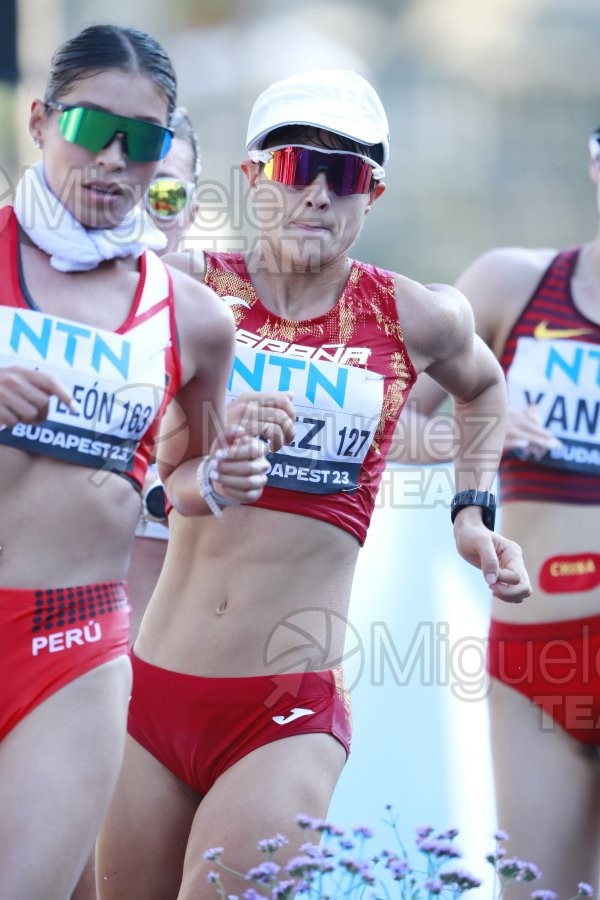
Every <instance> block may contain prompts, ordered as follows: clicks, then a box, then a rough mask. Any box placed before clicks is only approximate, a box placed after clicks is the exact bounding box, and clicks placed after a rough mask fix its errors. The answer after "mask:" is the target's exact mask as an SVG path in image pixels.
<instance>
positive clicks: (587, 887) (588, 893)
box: [577, 881, 594, 897]
mask: <svg viewBox="0 0 600 900" xmlns="http://www.w3.org/2000/svg"><path fill="white" fill-rule="evenodd" d="M577 891H578V896H579V897H593V896H594V888H593V887H592V886H591V884H588V883H587V881H580V882H579V884H578V885H577Z"/></svg>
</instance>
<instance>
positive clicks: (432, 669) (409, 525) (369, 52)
mask: <svg viewBox="0 0 600 900" xmlns="http://www.w3.org/2000/svg"><path fill="white" fill-rule="evenodd" d="M101 21H114V22H118V23H120V24H127V25H134V26H137V27H141V28H144V29H145V30H147V31H149V32H151V33H152V34H153V35H154V36H155V37H156V38H158V39H159V40H160V41H161V42H162V43H163V44H164V46H165V47H166V48H167V50H168V51H169V52H170V53H171V55H172V58H173V60H174V63H175V66H176V69H177V72H178V76H179V82H180V93H179V100H180V103H182V104H183V105H185V106H186V107H187V109H188V111H189V113H190V115H191V117H192V119H193V121H194V122H195V124H196V127H197V129H198V132H199V134H200V138H201V142H202V149H203V173H204V178H203V183H202V188H201V191H202V193H201V198H200V199H201V203H202V208H201V212H200V217H199V221H198V222H197V226H196V229H195V231H194V233H193V234H192V235H191V237H190V241H192V242H196V245H197V246H200V247H205V248H213V249H242V248H243V247H244V246H246V245H247V242H248V240H249V235H250V233H251V223H250V222H249V218H250V217H249V215H248V207H247V198H246V196H245V192H244V186H243V180H242V177H241V174H240V171H239V168H238V167H237V164H238V162H239V161H240V160H241V159H242V158H243V155H244V139H245V130H246V122H247V118H248V114H249V111H250V108H251V105H252V102H253V100H254V98H255V96H256V95H257V94H258V93H259V92H260V91H261V90H262V89H263V88H264V87H266V85H267V84H268V83H270V82H271V81H273V80H275V79H277V78H280V77H284V76H286V75H288V74H291V73H293V72H295V71H299V70H302V69H309V68H332V67H349V68H355V69H357V70H358V71H359V72H361V73H362V74H363V75H365V76H366V77H367V78H369V79H370V80H371V81H372V82H373V84H374V85H375V86H376V88H377V89H378V91H379V93H380V95H381V97H382V100H383V102H384V105H385V107H386V109H387V112H388V116H389V120H390V130H391V160H390V164H389V167H388V171H387V177H386V182H387V185H388V191H387V193H386V194H385V196H384V197H383V198H382V200H380V201H379V202H378V203H377V205H376V207H375V208H374V210H373V212H372V213H371V215H370V216H369V218H368V223H367V227H366V228H365V230H364V232H363V234H362V235H361V237H360V240H359V242H358V245H357V247H356V253H355V255H356V256H358V257H359V258H363V259H368V260H369V261H371V262H373V263H375V264H377V265H380V266H384V267H386V268H390V269H394V270H396V271H399V272H402V273H404V274H406V275H408V276H410V277H412V278H416V279H417V280H420V281H424V282H437V281H448V282H452V281H454V280H455V278H456V277H457V276H458V274H459V273H460V272H461V271H462V269H463V268H464V267H465V266H466V265H467V264H468V263H469V262H470V261H471V260H472V259H473V258H474V257H475V256H476V255H477V254H479V253H480V252H482V251H483V250H485V249H487V248H489V247H491V246H494V245H500V244H519V245H525V246H556V247H558V246H565V247H566V246H570V245H573V244H577V243H580V242H582V241H585V240H587V239H588V238H590V237H591V236H592V234H593V232H594V231H595V229H596V227H597V224H596V223H597V216H596V201H595V197H594V191H593V187H592V185H591V182H590V181H589V178H588V175H587V159H588V156H587V137H588V135H589V133H590V132H591V131H592V130H593V129H594V128H595V127H596V126H597V125H598V124H599V123H600V98H599V86H600V54H599V53H598V46H599V44H598V38H599V36H600V4H598V0H569V3H565V2H564V0H484V2H482V0H338V2H336V0H302V2H301V3H296V4H294V3H290V2H287V3H286V2H281V0H177V2H171V3H164V2H160V0H128V3H127V4H124V3H123V2H122V0H121V2H117V0H2V9H1V11H0V198H1V200H2V202H9V201H10V199H11V194H12V189H13V185H14V182H15V179H16V177H17V176H18V173H19V171H20V170H21V168H22V166H24V165H26V164H28V163H31V162H33V161H34V160H35V158H36V154H35V150H34V148H33V146H32V144H31V142H30V140H29V137H28V133H27V115H28V109H29V104H30V102H31V100H32V98H33V97H35V96H37V95H39V94H40V93H41V92H42V91H43V87H44V78H45V74H46V71H47V67H48V63H49V59H50V56H51V53H52V51H53V50H54V49H55V47H56V46H57V45H58V44H59V43H61V42H62V41H63V40H64V39H66V38H67V37H71V36H72V35H73V34H74V33H76V32H77V31H78V30H79V29H80V28H81V27H83V26H85V25H87V24H91V23H93V22H101ZM415 479H416V480H415ZM451 495H452V487H451V481H450V476H449V473H448V471H447V470H446V469H444V468H443V467H436V468H434V469H429V470H427V471H425V472H420V473H417V474H416V475H415V473H414V472H405V471H403V470H401V469H397V468H390V469H389V470H388V472H387V473H386V479H385V481H384V486H383V489H382V492H381V497H380V504H379V508H378V510H377V511H376V514H375V517H374V520H373V525H372V528H371V532H370V535H369V538H368V540H367V544H366V546H365V548H364V550H363V553H362V555H361V559H360V563H359V567H358V571H357V577H356V583H355V588H354V592H353V599H352V607H351V612H350V619H351V622H350V624H351V629H350V637H349V641H348V660H347V665H348V671H349V680H350V681H351V684H352V687H353V698H354V716H355V734H356V737H355V740H354V747H353V754H352V756H351V758H350V762H349V764H348V766H347V767H346V770H345V772H344V775H343V778H342V781H341V783H340V786H339V789H338V792H337V794H336V797H335V799H334V803H333V806H332V809H331V816H330V817H331V819H332V821H334V822H336V823H337V824H340V825H342V826H349V825H352V824H358V823H365V824H368V825H371V826H372V827H375V828H376V830H377V832H378V835H380V836H381V842H382V843H383V845H390V844H391V843H392V840H391V835H388V834H387V833H386V831H385V826H384V825H382V824H381V820H382V818H383V817H384V807H385V805H386V804H388V803H390V804H392V805H393V806H394V808H395V810H396V812H397V813H398V815H399V826H400V830H401V832H402V834H403V836H404V837H405V840H406V843H407V844H409V845H410V836H411V834H412V830H413V829H414V827H416V826H418V825H423V824H431V825H433V826H434V827H436V828H439V829H443V828H447V827H450V826H456V827H458V828H459V829H460V832H461V834H460V837H459V844H460V845H461V846H462V848H463V850H464V851H465V853H466V857H467V859H466V862H468V863H469V864H470V868H472V869H474V870H475V872H476V874H479V875H480V876H484V877H486V864H485V862H484V860H483V857H484V854H485V853H486V852H487V851H488V850H490V849H491V847H492V840H491V834H492V832H493V829H494V824H495V817H494V809H493V801H492V792H491V781H490V766H489V750H488V743H487V718H486V709H485V684H484V682H483V679H482V672H483V653H482V645H483V641H484V638H485V633H486V627H487V616H488V605H487V604H488V599H487V590H486V587H485V585H484V583H483V580H482V579H481V578H480V576H479V574H478V573H477V572H475V571H474V570H471V569H469V567H468V566H467V565H466V563H463V562H462V561H461V560H460V559H459V558H458V556H457V555H456V554H455V552H454V547H453V542H452V536H451V527H450V521H449V515H448V505H449V499H450V497H451ZM308 599H309V598H308ZM500 824H501V823H500ZM534 862H535V861H534ZM540 887H545V885H540ZM548 887H551V886H548ZM486 896H490V894H489V891H487V892H486Z"/></svg>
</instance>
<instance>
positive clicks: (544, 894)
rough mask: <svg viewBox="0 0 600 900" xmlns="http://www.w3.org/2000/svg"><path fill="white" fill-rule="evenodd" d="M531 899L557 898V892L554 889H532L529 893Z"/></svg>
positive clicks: (555, 899)
mask: <svg viewBox="0 0 600 900" xmlns="http://www.w3.org/2000/svg"><path fill="white" fill-rule="evenodd" d="M529 896H530V897H531V900H557V896H558V895H557V894H555V893H554V891H532V893H531V894H530V895H529Z"/></svg>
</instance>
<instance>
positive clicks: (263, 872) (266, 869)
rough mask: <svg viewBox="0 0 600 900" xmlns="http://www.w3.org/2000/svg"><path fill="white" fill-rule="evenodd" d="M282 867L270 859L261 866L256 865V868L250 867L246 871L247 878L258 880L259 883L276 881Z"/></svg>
mask: <svg viewBox="0 0 600 900" xmlns="http://www.w3.org/2000/svg"><path fill="white" fill-rule="evenodd" d="M280 869H281V866H278V865H277V863H276V862H273V861H272V860H270V859H268V860H266V861H265V862H262V863H261V864H260V865H259V866H254V868H252V869H249V870H248V871H247V872H246V878H247V879H248V881H258V883H259V884H271V882H273V881H275V876H276V875H277V874H278V872H279V870H280Z"/></svg>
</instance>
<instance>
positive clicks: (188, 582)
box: [98, 70, 529, 900]
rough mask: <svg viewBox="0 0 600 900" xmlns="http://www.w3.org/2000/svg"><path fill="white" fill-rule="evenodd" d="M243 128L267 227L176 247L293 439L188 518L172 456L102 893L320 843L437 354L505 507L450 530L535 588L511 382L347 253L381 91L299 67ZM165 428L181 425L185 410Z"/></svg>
mask: <svg viewBox="0 0 600 900" xmlns="http://www.w3.org/2000/svg"><path fill="white" fill-rule="evenodd" d="M247 146H248V150H249V153H250V159H249V160H247V161H246V162H244V163H243V166H242V168H243V170H244V172H245V173H246V176H247V178H248V182H249V185H250V190H251V192H252V194H253V195H254V200H255V203H256V204H257V207H258V208H257V211H256V215H257V220H259V221H261V222H262V223H263V224H262V226H261V234H260V237H259V239H258V241H257V243H256V245H255V246H254V247H253V248H252V249H251V250H250V251H249V252H248V253H247V254H241V253H208V252H207V253H206V254H204V256H199V255H198V254H195V255H193V256H192V257H190V256H189V255H186V254H183V255H181V257H180V259H179V265H181V266H182V267H184V268H185V267H188V268H191V271H192V272H194V273H196V275H197V277H201V278H202V279H203V280H204V281H205V283H206V284H208V285H210V286H211V287H212V288H213V289H214V290H216V292H217V293H218V294H220V295H221V296H222V297H223V299H224V302H225V303H226V304H227V306H228V307H229V308H230V309H231V310H232V311H233V313H234V316H235V320H236V339H237V340H236V360H235V363H234V367H233V372H232V375H231V379H230V396H231V398H238V395H241V398H242V399H233V402H234V403H238V404H239V403H241V404H243V403H248V402H249V400H248V397H247V393H248V392H252V391H267V392H270V391H271V392H272V391H279V392H282V393H283V394H284V395H285V392H287V391H290V392H291V393H292V394H293V402H294V407H295V415H296V433H295V436H294V438H293V441H291V442H288V445H287V446H285V447H283V448H282V449H280V450H279V451H277V452H272V453H271V454H270V457H269V461H270V465H271V468H270V474H269V484H268V487H267V488H265V490H264V492H263V495H262V497H261V499H260V501H259V502H258V503H256V504H253V505H252V506H247V507H239V506H231V505H227V506H224V505H223V501H222V500H221V498H220V497H219V496H218V495H216V494H215V493H214V492H213V483H212V482H211V480H210V477H209V475H210V472H209V470H207V465H206V464H202V465H201V466H200V467H199V470H198V473H197V474H198V480H199V484H200V488H201V490H202V492H203V493H204V494H205V495H206V497H207V499H209V500H210V502H211V503H212V505H213V510H214V513H215V515H214V516H213V517H211V518H206V517H205V518H204V519H202V520H200V519H195V520H192V519H186V518H184V517H183V516H181V515H180V514H179V513H178V512H177V510H178V509H179V510H183V511H185V504H184V499H183V497H182V496H181V495H180V493H179V489H178V487H177V486H176V485H175V484H174V483H173V482H172V480H171V477H170V476H169V474H168V471H167V470H166V469H165V467H162V468H161V467H160V465H159V470H160V471H161V473H163V475H164V480H165V488H166V491H167V494H169V495H170V499H171V500H172V501H173V504H174V506H175V508H176V510H175V511H174V512H173V513H172V514H171V516H170V528H171V537H170V540H169V547H168V549H167V557H166V561H165V566H164V568H163V570H162V573H161V575H160V577H159V581H158V585H157V588H156V590H155V592H154V595H153V597H152V598H151V600H150V604H149V606H148V609H147V611H146V615H145V617H144V620H143V622H142V626H141V629H140V634H139V637H138V640H137V641H136V643H135V645H134V649H133V654H132V660H133V667H134V691H133V697H132V703H131V707H130V715H129V737H128V742H127V751H126V759H125V763H124V769H123V773H122V776H121V778H120V779H119V784H118V787H117V790H116V793H115V796H114V799H113V802H112V803H111V806H110V809H109V813H108V815H107V819H106V822H105V826H104V828H103V830H102V833H101V836H100V839H99V843H98V848H99V853H98V876H99V879H98V885H99V892H100V897H101V898H102V900H121V898H123V897H127V898H130V900H137V898H139V900H142V898H143V900H159V898H160V900H166V898H179V900H184V898H185V900H191V898H200V897H202V898H204V897H212V896H215V893H214V892H215V887H214V885H210V884H207V873H208V872H209V871H210V870H211V868H214V863H212V862H210V861H209V860H205V859H204V858H203V851H205V850H207V849H208V848H211V847H217V846H222V847H224V848H225V852H224V856H223V860H224V862H225V863H226V864H228V865H230V866H231V867H233V868H235V869H237V870H241V871H245V870H246V869H247V868H249V867H250V866H251V865H253V864H255V862H256V845H257V841H258V840H260V839H261V838H265V837H270V836H272V835H274V834H277V833H281V834H283V835H285V836H287V838H288V839H289V845H288V846H287V847H286V848H284V849H283V850H282V851H280V853H281V856H280V853H278V858H281V859H285V858H286V854H287V855H288V858H289V856H290V855H296V854H297V852H298V844H299V843H301V842H302V837H301V832H300V830H299V829H298V828H297V826H296V825H295V822H294V818H295V816H296V814H298V813H307V814H309V815H314V816H323V815H325V813H326V811H327V808H328V804H329V801H330V798H331V795H332V792H333V789H334V786H335V784H336V782H337V780H338V777H339V775H340V772H341V770H342V767H343V765H344V763H345V760H346V757H347V754H348V751H349V746H350V729H351V725H350V700H349V696H348V693H347V691H346V689H345V687H344V683H343V677H342V673H341V669H340V665H339V661H340V659H341V657H342V655H343V645H344V630H345V629H344V623H345V620H346V616H347V613H348V602H349V597H350V590H351V585H352V578H353V573H354V568H355V564H356V559H357V554H358V551H359V549H360V546H361V544H362V543H363V542H364V539H365V535H366V531H367V527H368V523H369V519H370V516H371V513H372V510H373V506H374V502H375V496H376V493H377V487H378V484H379V481H380V477H381V472H382V469H383V467H384V465H385V456H386V452H387V449H388V446H389V443H390V440H391V437H392V432H393V430H394V425H395V422H396V420H397V417H398V415H399V413H400V410H401V409H402V406H403V404H404V401H405V398H406V396H407V394H408V391H409V389H410V387H411V385H412V384H413V382H414V381H415V379H416V376H417V372H418V371H420V370H423V369H428V370H429V371H431V372H432V373H433V374H434V375H435V377H436V378H438V379H439V380H440V382H441V383H442V384H443V385H444V387H445V388H447V389H448V390H450V391H451V392H452V393H453V394H456V395H457V397H458V398H459V399H458V409H459V414H460V416H461V423H462V424H464V435H465V446H468V443H467V442H468V441H469V438H470V437H471V435H472V431H473V427H474V426H473V425H472V424H470V417H472V416H473V417H477V416H481V415H482V414H484V413H485V414H486V415H488V416H489V415H490V414H491V415H492V416H493V417H494V420H495V421H496V422H497V423H498V427H497V428H496V429H495V430H494V433H493V434H492V435H490V436H488V438H487V440H486V443H485V447H484V448H483V451H484V452H485V454H487V456H486V460H485V464H482V463H478V464H477V463H471V461H468V465H465V466H462V465H461V464H460V463H459V465H458V466H457V470H458V471H457V488H458V489H459V491H461V492H462V491H467V490H468V489H473V490H474V491H475V490H477V491H479V492H480V493H479V494H473V495H469V496H471V497H472V501H475V502H477V503H479V502H483V503H484V504H485V505H486V507H488V508H486V509H484V510H482V508H481V507H479V506H477V505H475V506H471V505H467V504H468V500H467V499H465V497H463V502H462V504H461V505H462V506H463V508H462V510H461V511H459V510H458V509H457V510H456V512H457V516H456V520H455V526H454V528H455V536H456V541H457V546H458V550H459V552H460V553H461V555H462V556H464V557H466V558H467V559H468V560H469V561H471V562H472V563H473V564H475V565H477V566H479V567H480V568H481V569H482V570H483V573H484V576H485V579H486V581H487V582H488V583H489V584H490V588H491V590H492V592H493V593H494V594H495V595H496V596H498V597H500V598H502V599H505V600H508V601H518V600H521V599H523V597H525V596H526V595H527V594H528V592H529V586H528V580H527V575H526V573H525V570H524V567H523V563H522V558H521V553H520V549H519V548H518V547H517V546H516V545H515V544H513V543H512V542H510V541H507V540H506V539H505V538H503V537H501V536H500V535H498V534H495V533H493V532H492V531H491V530H489V529H488V528H486V526H485V525H484V522H483V519H482V514H485V517H486V521H487V522H488V524H491V509H490V508H489V507H490V506H491V500H490V498H489V496H488V494H487V492H488V490H489V488H490V485H491V483H492V480H493V477H494V472H495V469H496V465H497V460H498V455H499V451H500V448H501V445H502V440H503V435H504V429H503V427H502V420H503V415H504V410H505V391H504V383H503V379H502V372H501V370H500V368H499V366H498V364H497V363H496V361H495V360H494V358H493V355H492V354H491V353H490V352H489V351H488V350H487V349H486V348H485V346H484V345H483V344H482V342H480V341H478V340H476V339H475V337H474V330H473V323H472V316H471V314H470V310H469V306H468V304H467V302H466V301H465V299H464V298H463V297H462V296H461V295H460V294H458V292H456V291H455V290H453V289H452V288H450V287H443V286H435V287H427V288H426V287H423V286H421V285H419V284H415V283H414V282H412V281H410V280H409V279H408V278H405V277H403V276H401V275H396V274H394V273H392V272H388V271H383V270H381V269H377V268H375V267H374V266H372V265H368V264H366V263H361V262H358V261H355V260H352V259H350V258H348V255H347V254H348V250H349V248H350V247H351V245H352V244H353V243H354V241H355V240H356V238H357V236H358V233H359V231H360V228H361V227H362V225H363V223H364V220H365V216H366V215H367V213H369V212H370V211H371V208H372V207H373V204H374V203H375V201H376V200H377V199H378V198H379V197H380V195H381V194H382V193H383V191H384V184H383V181H382V179H383V175H384V167H385V165H386V162H387V158H388V147H389V143H388V124H387V120H386V116H385V112H384V110H383V107H382V105H381V102H380V100H379V97H378V96H377V94H376V93H375V91H374V90H373V88H372V87H371V86H370V85H369V84H368V83H367V82H365V81H364V79H363V78H361V77H360V76H358V75H357V74H356V73H354V72H351V71H338V70H331V71H327V72H310V73H305V74H303V75H299V76H294V77H291V78H289V79H286V80H284V81H282V82H278V83H276V84H274V85H271V87H269V88H267V90H266V91H265V92H264V93H263V94H261V95H260V97H259V98H258V100H257V101H256V104H255V106H254V108H253V111H252V113H251V116H250V124H249V129H248V141H247ZM190 264H191V265H190ZM200 272H201V273H202V274H201V275H200V276H198V273H200ZM274 410H275V411H274ZM276 412H279V413H281V409H280V407H279V406H278V405H277V400H276V398H275V397H274V396H271V398H270V400H269V401H268V402H265V403H264V404H263V403H262V402H261V401H260V400H259V401H257V402H255V404H254V407H253V413H254V415H255V419H256V423H255V429H256V430H258V431H259V432H260V433H261V434H262V435H263V436H264V437H265V438H269V437H270V434H271V433H272V431H273V430H274V429H275V428H279V429H281V427H282V423H281V420H280V421H279V424H277V425H275V424H274V418H275V415H276ZM164 425H165V427H166V428H167V429H169V428H172V427H173V426H172V423H171V420H170V418H169V415H168V414H167V417H166V419H165V422H164ZM217 485H218V483H217ZM217 485H214V487H215V488H216V487H217ZM223 879H224V886H225V888H224V889H225V893H226V894H236V895H241V894H243V892H244V890H245V889H246V887H247V882H244V881H243V880H241V879H238V878H236V877H235V876H234V875H228V874H227V873H223Z"/></svg>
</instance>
